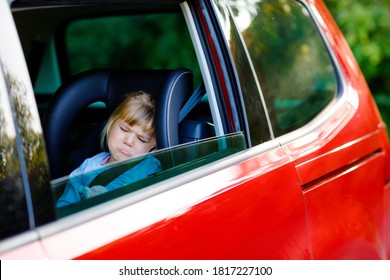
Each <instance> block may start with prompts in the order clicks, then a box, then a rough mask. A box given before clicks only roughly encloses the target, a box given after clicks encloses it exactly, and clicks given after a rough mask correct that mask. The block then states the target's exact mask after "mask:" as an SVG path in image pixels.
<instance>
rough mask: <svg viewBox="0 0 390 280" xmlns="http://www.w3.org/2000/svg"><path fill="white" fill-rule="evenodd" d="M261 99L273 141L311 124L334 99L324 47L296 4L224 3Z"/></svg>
mask: <svg viewBox="0 0 390 280" xmlns="http://www.w3.org/2000/svg"><path fill="white" fill-rule="evenodd" d="M229 4H230V5H231V10H232V13H233V15H234V18H235V22H236V25H237V27H238V29H239V30H240V33H241V35H242V38H243V39H244V41H245V44H246V47H247V49H248V52H249V55H250V57H251V60H252V63H253V67H254V70H255V72H256V76H257V78H258V80H259V82H260V86H261V89H262V92H263V95H264V97H265V101H266V105H267V110H268V113H269V116H270V119H271V123H272V127H273V130H274V135H275V136H280V135H283V134H285V133H287V132H290V131H292V130H295V129H297V128H299V127H301V126H303V125H304V124H306V123H308V122H309V121H310V120H312V119H313V118H314V117H315V116H316V115H317V114H318V113H319V112H320V111H321V110H323V109H324V108H325V107H326V105H327V104H329V102H330V101H331V100H332V99H333V98H334V97H335V95H336V91H337V79H336V74H335V70H334V67H333V65H332V62H331V59H330V56H329V54H328V52H327V50H326V47H325V44H324V42H323V40H322V38H321V36H320V34H319V32H318V30H317V29H316V27H315V25H314V22H313V21H312V19H311V17H310V15H309V12H308V10H307V9H306V8H305V7H304V6H303V5H302V4H300V3H299V2H297V1H292V0H286V1H272V0H261V1H260V0H258V1H250V2H249V3H248V4H247V5H240V2H238V1H229Z"/></svg>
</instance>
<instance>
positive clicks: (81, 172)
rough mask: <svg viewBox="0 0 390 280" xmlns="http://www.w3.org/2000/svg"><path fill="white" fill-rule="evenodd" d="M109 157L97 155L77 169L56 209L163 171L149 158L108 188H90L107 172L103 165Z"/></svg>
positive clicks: (107, 154)
mask: <svg viewBox="0 0 390 280" xmlns="http://www.w3.org/2000/svg"><path fill="white" fill-rule="evenodd" d="M109 156H110V154H109V153H107V152H103V153H100V154H97V155H96V156H93V157H91V158H88V159H86V160H85V161H84V162H83V163H82V164H81V165H80V166H79V167H78V168H77V169H75V170H74V171H73V172H72V173H71V174H70V175H69V181H68V183H67V184H66V186H65V190H64V193H63V194H62V196H61V197H60V198H59V199H58V200H57V203H56V207H63V206H67V205H70V204H73V203H76V202H79V201H81V200H84V199H87V198H89V197H92V196H95V195H98V194H101V193H104V192H107V191H112V190H115V189H118V188H120V187H122V186H124V185H128V184H130V183H133V182H136V181H138V180H141V179H144V178H146V177H148V176H149V175H152V174H154V173H156V172H158V171H160V170H161V164H160V162H159V161H158V160H157V159H156V158H154V157H153V156H147V157H145V159H144V160H143V161H141V162H140V163H139V164H137V165H135V166H133V167H132V168H130V169H129V170H127V171H126V172H124V173H123V174H122V175H120V176H118V177H117V178H116V179H114V180H113V181H112V182H110V183H109V184H107V185H106V186H93V187H90V186H89V185H90V183H91V182H92V181H93V179H95V177H96V176H97V175H99V174H100V173H101V172H103V171H105V170H107V168H108V166H106V167H104V166H103V164H104V163H105V162H106V161H107V159H108V157H109ZM108 172H109V171H108Z"/></svg>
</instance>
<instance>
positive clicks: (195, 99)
mask: <svg viewBox="0 0 390 280" xmlns="http://www.w3.org/2000/svg"><path fill="white" fill-rule="evenodd" d="M205 94H206V90H205V87H204V83H203V82H202V83H201V84H200V85H199V86H198V87H197V88H196V90H195V91H194V92H193V93H192V95H191V96H190V98H189V99H188V100H187V102H186V103H185V104H184V106H183V107H182V108H181V109H180V113H179V123H180V122H181V121H182V120H183V119H184V118H185V117H186V116H187V115H188V113H189V112H190V111H191V110H192V109H193V108H194V107H195V105H196V104H198V103H199V101H200V100H201V99H202V97H203V96H204V95H205Z"/></svg>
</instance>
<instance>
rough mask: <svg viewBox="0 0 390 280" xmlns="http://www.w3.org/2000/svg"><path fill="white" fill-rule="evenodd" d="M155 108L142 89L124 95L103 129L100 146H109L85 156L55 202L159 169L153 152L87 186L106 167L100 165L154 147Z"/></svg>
mask: <svg viewBox="0 0 390 280" xmlns="http://www.w3.org/2000/svg"><path fill="white" fill-rule="evenodd" d="M154 112H155V103H154V99H153V97H152V95H150V94H148V93H145V92H143V91H137V92H133V93H130V94H128V95H126V96H125V99H124V100H123V101H122V103H121V104H120V105H119V106H118V107H117V108H116V110H115V111H114V112H113V113H112V115H111V116H110V118H109V119H108V122H107V124H106V126H105V127H104V129H103V132H102V139H101V144H102V147H103V148H105V149H106V148H108V152H102V153H100V154H97V155H96V156H94V157H91V158H88V159H86V160H85V161H84V162H83V163H82V164H81V165H80V167H78V168H77V169H75V170H74V171H73V172H72V173H71V174H70V176H69V181H68V183H67V185H66V187H65V191H64V193H63V194H62V196H61V197H60V198H59V200H58V201H57V204H56V206H57V207H63V206H66V205H69V204H72V203H75V202H78V201H81V200H84V199H87V198H89V197H92V196H95V195H98V194H101V193H104V192H107V191H110V190H114V189H117V188H120V187H122V186H124V185H127V184H129V183H132V182H135V181H138V180H140V179H143V178H145V177H147V176H149V175H151V174H154V173H156V172H158V171H160V170H161V165H160V162H159V161H158V160H157V159H156V158H154V157H152V156H147V157H146V158H145V159H144V160H143V161H142V162H140V163H139V164H137V165H136V166H134V167H132V168H131V169H129V170H128V171H126V172H125V173H123V174H122V175H120V176H119V177H117V178H116V179H114V180H113V181H112V182H110V183H109V184H108V185H106V186H105V187H104V186H93V187H90V186H89V184H90V183H91V182H92V181H93V179H94V178H95V177H96V176H97V175H99V174H100V173H101V172H102V171H104V170H105V168H102V167H103V166H105V165H106V164H108V163H112V162H116V161H119V160H125V159H129V158H132V157H136V156H140V155H143V154H146V153H148V152H150V151H152V150H154V149H155V148H156V135H155V127H154Z"/></svg>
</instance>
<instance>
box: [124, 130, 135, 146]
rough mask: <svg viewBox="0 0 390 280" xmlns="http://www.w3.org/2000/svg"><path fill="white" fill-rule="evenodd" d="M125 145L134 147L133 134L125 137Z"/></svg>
mask: <svg viewBox="0 0 390 280" xmlns="http://www.w3.org/2000/svg"><path fill="white" fill-rule="evenodd" d="M124 140H125V144H126V145H128V146H130V147H132V146H133V145H134V140H135V134H134V133H128V134H127V135H126V137H125V139H124Z"/></svg>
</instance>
